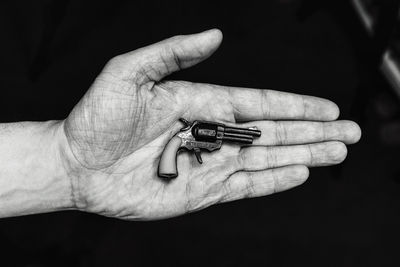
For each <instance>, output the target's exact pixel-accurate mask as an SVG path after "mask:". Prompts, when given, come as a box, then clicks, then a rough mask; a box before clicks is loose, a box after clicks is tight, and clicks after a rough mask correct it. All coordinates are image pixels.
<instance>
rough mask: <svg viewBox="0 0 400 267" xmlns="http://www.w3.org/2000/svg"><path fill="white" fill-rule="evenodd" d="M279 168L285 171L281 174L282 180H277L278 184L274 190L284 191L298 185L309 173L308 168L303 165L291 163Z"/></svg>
mask: <svg viewBox="0 0 400 267" xmlns="http://www.w3.org/2000/svg"><path fill="white" fill-rule="evenodd" d="M280 169H281V170H282V171H285V172H286V175H283V177H282V178H281V179H282V180H281V181H279V185H280V186H279V187H278V188H276V189H277V190H276V192H281V191H285V190H288V189H291V188H293V187H296V186H299V185H301V184H303V183H304V182H305V181H307V179H308V177H309V175H310V172H309V169H308V168H307V166H304V165H292V166H287V167H283V168H280Z"/></svg>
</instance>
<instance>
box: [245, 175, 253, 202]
mask: <svg viewBox="0 0 400 267" xmlns="http://www.w3.org/2000/svg"><path fill="white" fill-rule="evenodd" d="M246 175H247V180H246V194H245V198H251V197H252V196H253V195H255V185H254V180H253V179H254V173H253V172H247V173H246Z"/></svg>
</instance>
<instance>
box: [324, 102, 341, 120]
mask: <svg viewBox="0 0 400 267" xmlns="http://www.w3.org/2000/svg"><path fill="white" fill-rule="evenodd" d="M326 101H327V102H326V105H327V111H328V112H327V113H326V119H327V120H328V121H334V120H337V119H338V118H339V116H340V109H339V106H338V105H336V103H334V102H333V101H331V100H326Z"/></svg>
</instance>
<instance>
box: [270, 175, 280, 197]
mask: <svg viewBox="0 0 400 267" xmlns="http://www.w3.org/2000/svg"><path fill="white" fill-rule="evenodd" d="M271 177H272V192H273V193H274V194H275V193H277V192H279V191H278V185H279V182H278V179H279V178H278V177H277V174H276V169H271Z"/></svg>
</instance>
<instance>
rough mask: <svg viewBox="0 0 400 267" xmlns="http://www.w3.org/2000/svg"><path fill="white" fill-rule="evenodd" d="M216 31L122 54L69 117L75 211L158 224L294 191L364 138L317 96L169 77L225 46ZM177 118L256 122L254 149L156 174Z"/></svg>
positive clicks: (183, 158)
mask: <svg viewBox="0 0 400 267" xmlns="http://www.w3.org/2000/svg"><path fill="white" fill-rule="evenodd" d="M221 40H222V35H221V33H220V31H218V30H211V31H207V32H203V33H200V34H194V35H187V36H177V37H173V38H170V39H167V40H164V41H162V42H160V43H157V44H154V45H151V46H148V47H145V48H141V49H138V50H135V51H133V52H130V53H127V54H124V55H120V56H117V57H115V58H113V59H112V60H110V62H109V63H108V64H107V65H106V67H105V68H104V69H103V71H102V73H101V74H100V75H99V76H98V77H97V78H96V80H95V82H94V83H93V85H92V86H91V88H90V89H89V90H88V92H87V93H86V95H85V96H84V97H83V98H82V100H81V101H80V102H79V103H78V104H77V106H76V107H75V108H74V109H73V111H72V112H71V114H70V115H69V117H68V118H67V119H66V120H65V121H64V131H65V135H66V137H67V140H68V144H69V146H70V149H71V152H72V153H70V157H69V159H68V166H69V169H70V173H71V175H72V176H73V179H72V181H73V185H74V196H75V201H76V205H77V207H78V208H80V209H82V210H85V211H89V212H95V213H99V214H102V215H106V216H113V217H118V218H123V219H142V220H149V219H160V218H167V217H171V216H177V215H180V214H183V213H187V212H191V211H194V210H198V209H202V208H205V207H207V206H209V205H212V204H215V203H219V202H225V201H231V200H235V199H240V198H244V197H256V196H262V195H267V194H270V193H274V192H277V191H282V190H285V189H289V188H291V187H294V186H296V185H299V184H301V183H303V182H304V181H305V180H306V179H307V177H308V169H307V166H323V165H330V164H336V163H339V162H341V161H342V160H344V158H345V156H346V147H345V145H344V144H343V143H354V142H356V141H358V139H359V137H360V130H359V128H358V126H357V125H356V124H355V123H353V122H350V121H333V120H335V119H336V118H337V116H338V114H339V112H338V108H337V106H336V105H335V104H334V103H332V102H330V101H328V100H324V99H321V98H316V97H310V96H301V95H295V94H289V93H283V92H278V91H271V90H256V89H247V88H233V87H224V86H217V85H210V84H194V83H190V82H183V81H163V80H162V79H163V78H164V77H165V76H167V75H168V74H170V73H172V72H174V71H177V70H179V69H181V68H187V67H190V66H192V65H194V64H196V63H198V62H200V61H202V60H204V59H206V58H207V57H208V56H210V55H211V54H212V53H213V52H214V51H215V50H216V49H217V48H218V46H219V44H220V43H221ZM179 118H185V119H187V120H196V119H198V120H210V121H217V122H222V123H225V124H231V125H235V126H237V125H238V124H239V125H240V127H251V126H257V127H258V128H259V129H260V130H261V131H262V136H261V137H260V138H258V139H257V140H255V142H254V145H253V146H251V147H239V146H234V145H223V147H222V148H221V150H219V151H216V152H213V153H205V154H203V159H204V164H202V165H200V164H198V163H197V161H196V160H195V158H194V157H193V156H192V155H190V154H189V153H181V154H180V155H179V157H178V166H179V177H178V178H176V179H173V180H170V181H166V180H162V179H160V178H159V177H157V168H158V162H159V159H160V156H161V153H162V151H163V149H164V147H165V145H166V143H167V142H168V141H169V140H170V138H171V137H172V136H173V135H174V134H175V133H176V132H177V131H178V130H179V129H180V128H181V127H182V124H181V123H180V122H179V121H178V119H179Z"/></svg>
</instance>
